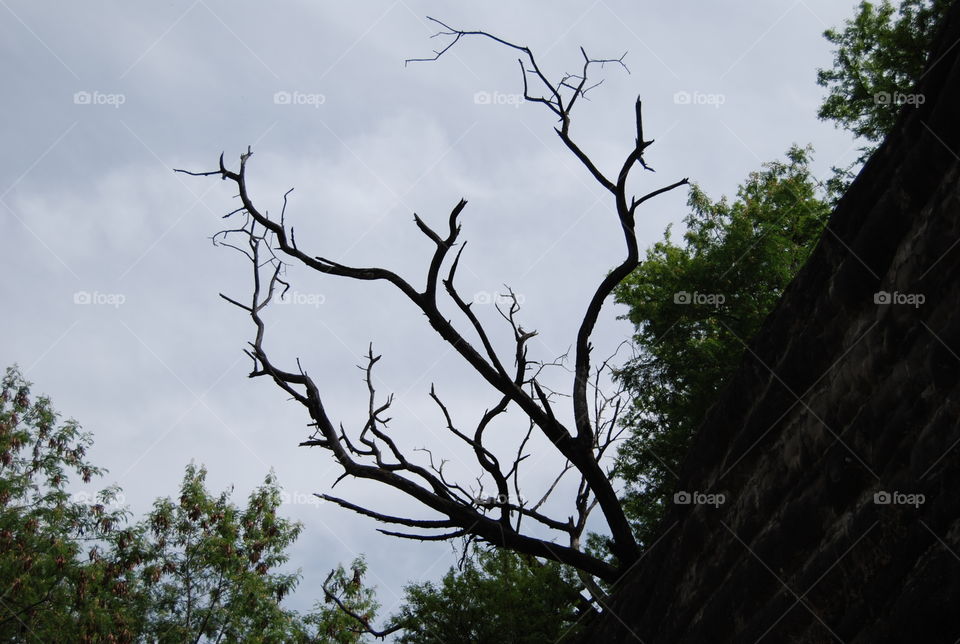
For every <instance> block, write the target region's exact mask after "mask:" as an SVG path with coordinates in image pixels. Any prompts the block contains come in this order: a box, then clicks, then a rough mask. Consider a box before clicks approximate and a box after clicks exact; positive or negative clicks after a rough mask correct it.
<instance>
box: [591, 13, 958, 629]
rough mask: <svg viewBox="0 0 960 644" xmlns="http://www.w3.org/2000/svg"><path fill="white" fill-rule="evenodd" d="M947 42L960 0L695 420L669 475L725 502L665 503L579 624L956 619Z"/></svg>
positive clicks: (954, 94)
mask: <svg viewBox="0 0 960 644" xmlns="http://www.w3.org/2000/svg"><path fill="white" fill-rule="evenodd" d="M958 41H960V3H957V4H955V5H954V7H953V8H952V10H951V12H950V14H949V16H948V20H947V21H946V23H945V25H944V28H943V29H942V31H941V33H940V35H939V37H938V39H937V45H936V46H935V48H934V49H935V53H934V55H933V56H932V57H931V62H932V65H930V66H929V67H928V70H927V72H926V74H925V75H924V76H923V78H922V79H921V81H920V83H919V86H918V87H917V88H916V90H915V91H916V92H919V93H922V94H923V95H924V96H925V99H926V100H925V102H924V104H923V105H921V106H919V107H913V106H907V107H905V108H904V110H903V112H902V113H901V115H900V119H899V121H898V123H897V125H896V127H895V129H894V131H893V132H892V133H891V135H890V136H889V137H888V139H887V140H886V141H885V142H884V144H883V145H882V147H881V148H880V149H879V150H878V151H877V153H876V154H874V155H873V157H872V158H871V159H870V161H869V162H868V163H867V164H866V166H865V167H864V169H863V171H862V172H861V173H860V175H859V176H858V177H857V179H856V181H855V182H854V184H853V185H852V186H851V188H850V189H849V191H848V192H847V194H846V195H845V196H844V198H843V199H842V200H841V202H840V203H839V204H838V206H837V208H836V210H835V212H834V213H833V215H832V217H831V219H830V223H829V225H828V229H827V231H826V233H825V234H824V236H823V238H822V240H821V241H820V243H819V245H818V247H817V248H816V250H815V251H814V253H813V254H812V256H811V258H810V261H809V262H808V263H807V265H806V266H805V267H804V269H803V270H802V271H801V272H800V274H799V275H798V276H797V278H796V279H795V280H794V282H793V283H792V284H791V285H790V287H789V288H788V289H787V291H786V293H785V294H784V297H783V299H782V301H781V302H780V304H779V305H778V307H777V308H776V310H775V311H774V312H773V313H772V314H771V315H770V317H769V318H768V319H767V321H766V323H765V324H764V326H763V328H762V330H761V331H760V333H759V334H758V336H757V338H756V339H755V341H753V342H752V344H751V345H750V347H749V349H748V351H747V352H746V356H745V358H744V361H743V363H742V365H741V366H740V368H739V370H738V371H737V373H736V375H735V376H734V377H733V378H732V381H731V382H730V383H729V386H728V387H727V388H726V389H725V391H724V392H723V394H722V395H721V397H720V399H719V401H718V402H717V404H716V405H715V406H714V407H713V408H712V409H711V411H710V413H709V414H708V416H707V419H706V420H705V422H704V424H703V425H702V426H701V428H700V430H699V432H698V434H697V436H696V439H695V441H694V445H693V448H692V450H691V452H690V454H689V455H688V457H687V459H686V461H685V464H684V467H683V470H682V472H681V476H680V485H679V488H680V489H681V490H685V491H688V492H700V493H707V494H717V493H719V494H723V495H724V497H725V502H724V503H723V504H722V505H719V506H718V507H713V506H710V505H695V504H691V505H676V504H675V505H673V506H672V507H671V509H670V511H669V512H668V515H667V517H666V519H665V520H664V522H663V524H662V526H661V528H660V531H659V535H660V540H659V541H658V542H657V543H656V545H654V546H653V547H651V548H650V550H649V551H648V552H647V554H646V555H645V556H644V558H643V559H641V561H640V562H639V564H638V565H637V567H636V568H635V569H634V570H632V571H630V572H629V573H628V575H627V576H626V577H625V579H624V580H623V582H622V583H621V584H620V586H619V587H618V588H617V590H616V591H615V593H614V595H613V598H612V602H611V606H610V610H608V611H606V612H605V613H604V614H603V615H601V616H600V617H598V618H596V619H595V620H594V623H593V624H591V631H592V632H591V635H590V636H589V637H588V638H587V641H596V642H636V641H642V642H645V643H647V644H654V643H659V642H664V643H667V642H669V643H671V644H672V643H676V642H728V641H734V642H741V641H742V642H756V641H764V642H832V641H835V642H871V643H872V642H924V643H926V642H955V641H956V640H957V638H958V637H960V387H958V376H960V282H958V277H960V270H958V269H960V182H958V180H960V157H958V154H960V44H958ZM878 292H886V293H889V294H890V296H889V299H891V300H894V301H893V302H892V303H882V302H881V303H877V301H876V300H877V297H878V296H877V293H878ZM917 296H920V297H917ZM880 297H881V299H882V295H881V296H880ZM921 298H922V299H923V302H922V303H919V300H920V299H921ZM894 492H896V493H897V495H893V494H892V493H894ZM884 494H887V496H883V495H884ZM878 495H880V496H878ZM911 495H912V496H911ZM917 495H922V499H921V497H919V496H917ZM887 498H891V499H892V500H893V501H894V502H893V503H882V502H881V503H878V502H877V501H878V500H879V501H883V500H885V499H887ZM921 500H922V503H919V502H920V501H921Z"/></svg>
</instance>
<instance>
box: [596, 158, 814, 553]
mask: <svg viewBox="0 0 960 644" xmlns="http://www.w3.org/2000/svg"><path fill="white" fill-rule="evenodd" d="M809 155H810V150H809V148H807V149H804V148H798V147H793V148H791V149H790V150H789V152H788V153H787V159H786V161H785V162H772V163H767V164H765V165H764V167H763V169H762V170H761V171H759V172H754V173H752V174H751V175H750V176H749V178H748V179H747V181H746V182H745V183H744V184H743V185H741V186H740V188H739V190H738V192H737V198H736V199H735V200H733V201H728V200H727V199H726V198H723V199H721V200H719V201H711V200H710V199H709V198H708V197H707V195H706V194H704V193H703V191H702V190H700V189H699V188H698V187H696V186H694V187H693V188H692V189H691V191H690V197H689V201H688V204H689V206H690V209H691V212H690V214H689V215H688V216H687V217H686V219H685V220H684V221H685V223H686V227H687V231H686V233H685V234H684V236H683V243H682V244H676V243H674V241H673V239H672V237H671V235H670V229H669V228H668V229H667V231H666V234H665V236H664V239H663V241H661V242H658V243H656V244H655V245H654V246H653V247H652V248H650V249H648V251H647V253H646V258H645V261H644V262H643V263H642V264H641V265H640V266H639V267H638V268H637V269H636V270H635V271H634V272H633V273H632V274H631V275H630V276H629V277H628V278H627V279H626V280H624V282H623V283H621V284H620V286H619V287H618V288H617V290H616V291H615V298H616V301H617V302H619V303H620V304H625V305H627V306H628V307H630V311H629V313H628V314H627V315H625V316H623V317H626V318H627V319H629V320H630V321H631V322H632V323H633V325H634V327H635V336H634V341H635V344H636V346H637V350H638V353H637V355H636V357H635V358H633V359H631V360H630V361H628V362H627V364H625V365H624V366H623V368H622V369H621V370H620V371H619V372H618V373H617V378H618V379H619V380H620V381H621V382H623V383H624V384H625V385H626V386H627V388H628V390H629V392H630V393H631V397H632V403H631V407H630V409H629V412H628V414H627V416H626V424H627V426H629V427H630V429H631V432H630V435H629V437H628V438H627V439H626V440H625V441H624V443H623V444H622V445H621V447H620V450H619V453H618V457H617V458H618V460H617V469H616V472H617V475H618V476H619V477H620V478H622V479H623V480H624V481H625V482H626V484H627V485H626V490H625V492H624V495H623V501H624V504H625V507H626V511H627V516H628V517H629V519H630V521H631V524H632V525H633V527H634V529H635V531H636V533H637V536H638V539H639V540H640V541H641V543H646V544H648V543H649V542H650V538H651V531H652V530H653V529H654V528H655V527H656V525H657V522H658V520H659V519H660V517H661V516H662V515H663V512H664V509H665V506H666V503H668V501H669V500H670V499H671V495H672V493H673V491H674V485H675V483H676V474H677V470H678V468H679V465H680V462H681V460H682V458H683V456H684V454H685V453H686V451H687V447H688V445H689V442H690V438H691V437H692V435H693V433H694V431H695V430H696V428H697V426H698V425H699V423H700V422H701V421H702V419H703V417H704V415H705V413H706V411H707V409H708V407H709V406H710V405H711V404H712V403H713V401H714V400H716V397H717V393H718V391H719V390H720V388H721V387H722V386H723V383H724V381H725V380H726V378H727V377H728V376H729V374H730V373H731V372H732V371H733V370H734V369H735V368H736V366H737V365H738V363H739V361H740V360H741V358H742V356H743V354H744V350H745V349H744V344H745V343H746V342H749V340H750V339H751V338H752V337H753V336H754V334H755V333H756V332H757V330H758V329H759V327H760V325H761V323H762V322H763V320H764V318H765V317H766V316H767V314H768V313H769V312H770V311H771V310H772V309H773V307H774V306H775V304H776V303H777V301H778V299H779V298H780V294H781V293H782V292H783V289H784V288H785V287H786V285H787V283H789V282H790V280H791V279H792V278H793V276H794V275H795V274H796V273H797V271H798V270H799V269H800V267H801V266H802V265H803V263H804V262H805V261H806V258H807V256H808V255H809V254H810V251H811V250H812V248H813V246H814V244H815V243H816V241H817V240H818V239H819V237H820V234H821V232H822V231H823V227H824V225H825V223H826V220H827V217H828V215H829V212H830V207H829V205H828V204H827V202H826V201H825V200H824V198H823V197H821V196H819V194H820V193H821V192H822V191H820V190H819V187H818V183H817V182H816V181H815V179H814V178H813V176H812V175H811V172H810V167H809V163H810V159H809ZM594 543H595V540H594Z"/></svg>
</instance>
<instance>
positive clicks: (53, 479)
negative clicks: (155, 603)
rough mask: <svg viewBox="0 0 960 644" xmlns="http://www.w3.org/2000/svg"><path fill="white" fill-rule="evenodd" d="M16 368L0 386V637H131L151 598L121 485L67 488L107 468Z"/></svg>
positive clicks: (84, 437) (119, 639)
mask: <svg viewBox="0 0 960 644" xmlns="http://www.w3.org/2000/svg"><path fill="white" fill-rule="evenodd" d="M30 387H31V384H30V383H29V382H27V381H26V380H24V379H23V376H22V374H21V373H20V372H19V370H18V369H17V368H16V367H10V368H8V369H7V371H6V375H5V377H4V378H3V385H2V392H0V639H2V640H4V641H42V642H52V641H76V642H86V641H94V640H98V641H99V640H106V641H115V642H126V641H132V639H133V638H134V636H135V633H136V632H137V631H138V630H139V627H140V626H139V624H140V621H139V619H140V618H139V615H140V614H141V609H142V605H143V601H144V595H143V593H142V589H141V587H140V585H139V584H138V583H137V578H136V575H135V568H136V566H137V564H138V558H137V553H136V549H135V548H134V547H132V545H133V540H134V539H133V535H132V533H131V531H129V530H126V529H122V524H123V523H124V522H125V520H126V513H125V511H124V510H121V509H111V508H112V507H115V502H116V498H117V495H118V493H119V489H118V488H116V487H112V488H106V489H104V490H102V491H100V492H99V493H98V494H97V495H96V496H95V497H94V498H91V499H86V498H82V497H79V496H72V495H71V494H70V493H68V492H67V489H68V487H69V486H70V484H71V476H76V477H79V478H80V479H81V480H82V481H83V482H84V483H89V482H90V481H92V480H93V479H94V478H96V477H99V476H101V475H102V474H103V470H101V469H100V468H97V467H94V466H93V465H91V464H90V463H89V462H87V460H86V452H87V449H88V447H89V446H90V444H91V443H92V440H91V438H90V435H89V434H86V433H83V432H81V430H80V426H79V425H78V424H77V422H76V421H74V420H68V421H65V422H62V423H61V422H58V418H59V417H58V414H57V413H56V412H55V411H54V409H53V407H52V405H51V404H50V400H49V399H48V398H46V397H44V396H38V397H33V396H32V395H31V391H30Z"/></svg>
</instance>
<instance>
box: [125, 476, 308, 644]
mask: <svg viewBox="0 0 960 644" xmlns="http://www.w3.org/2000/svg"><path fill="white" fill-rule="evenodd" d="M206 474H207V472H206V469H205V468H203V467H200V468H197V467H195V466H194V465H192V464H191V465H189V466H187V469H186V474H185V475H184V478H183V483H182V485H181V488H180V498H179V499H178V500H177V501H174V500H173V499H170V498H163V499H158V500H157V501H156V502H155V503H154V508H153V511H152V512H151V513H150V514H149V516H148V517H147V518H146V519H145V521H144V523H145V530H144V531H145V533H146V535H147V543H146V544H145V552H144V560H145V562H146V563H145V566H144V567H143V569H142V574H143V576H144V578H145V579H146V580H147V581H148V582H150V588H151V592H150V613H149V619H148V628H147V635H148V636H149V637H150V638H151V639H156V640H157V641H161V642H183V641H199V640H200V639H201V638H209V639H211V640H214V641H220V640H222V639H225V640H226V641H241V640H242V641H259V642H283V641H290V639H291V638H292V637H293V635H295V634H296V633H298V632H300V629H301V624H300V622H299V616H298V615H297V614H296V613H295V612H292V611H290V610H286V609H284V608H283V607H282V606H281V601H282V600H283V598H284V596H285V595H287V594H288V593H289V592H290V591H291V590H293V588H294V587H295V586H296V585H297V582H298V581H299V574H298V573H293V574H282V573H278V572H275V569H276V568H277V567H279V566H281V565H283V564H284V563H286V561H287V559H288V556H287V554H286V549H287V547H288V546H289V545H290V544H292V543H293V542H294V541H295V540H296V538H297V536H298V535H299V534H300V531H301V529H302V526H301V525H300V524H299V523H294V522H292V521H290V520H288V519H284V518H282V517H280V516H278V515H277V510H278V508H279V507H280V503H281V494H280V489H279V486H278V485H277V482H276V478H275V477H274V475H273V474H272V473H271V474H269V475H268V476H267V478H266V479H265V480H264V483H263V485H262V486H260V487H259V488H257V489H256V490H254V491H253V492H252V493H251V495H250V498H249V501H248V503H247V507H246V508H242V509H241V508H239V507H237V506H236V505H234V504H233V503H232V502H231V501H230V493H229V491H227V492H222V493H221V494H219V495H218V496H213V495H211V494H210V493H209V492H208V491H207V489H206V486H205V484H204V480H205V478H206Z"/></svg>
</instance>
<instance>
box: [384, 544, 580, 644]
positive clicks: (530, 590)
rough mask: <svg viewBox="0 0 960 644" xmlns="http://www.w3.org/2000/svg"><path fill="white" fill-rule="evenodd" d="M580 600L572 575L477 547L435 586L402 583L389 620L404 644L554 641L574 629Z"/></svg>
mask: <svg viewBox="0 0 960 644" xmlns="http://www.w3.org/2000/svg"><path fill="white" fill-rule="evenodd" d="M581 602H582V599H581V597H580V593H579V590H578V585H577V584H576V583H575V581H574V577H573V576H572V574H571V573H570V572H569V571H568V570H566V569H565V568H563V567H561V566H560V565H559V564H556V563H554V562H547V563H542V562H540V561H538V560H536V559H535V558H532V557H527V556H525V555H519V554H516V553H514V552H511V551H509V550H503V549H493V550H481V551H479V552H477V553H476V554H474V555H473V556H471V557H468V558H467V559H466V560H465V561H464V563H463V567H462V569H461V570H459V571H458V570H456V569H454V568H451V569H450V570H449V571H448V572H447V574H446V575H444V577H443V580H442V581H441V582H440V583H439V584H434V583H431V582H426V583H422V584H412V585H409V586H407V587H406V598H405V604H404V606H403V607H402V608H401V610H400V613H399V615H397V616H396V617H395V618H394V621H395V622H397V621H399V622H401V623H403V624H404V627H405V630H404V632H403V635H402V636H401V637H399V638H398V641H400V642H404V643H406V644H441V643H446V642H471V643H472V644H486V643H491V644H493V643H496V644H500V643H501V642H511V643H517V644H522V643H530V644H534V643H540V642H556V641H558V640H562V638H565V637H569V636H571V635H573V634H575V632H576V626H575V624H576V619H577V617H578V615H577V605H578V604H579V603H581Z"/></svg>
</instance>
